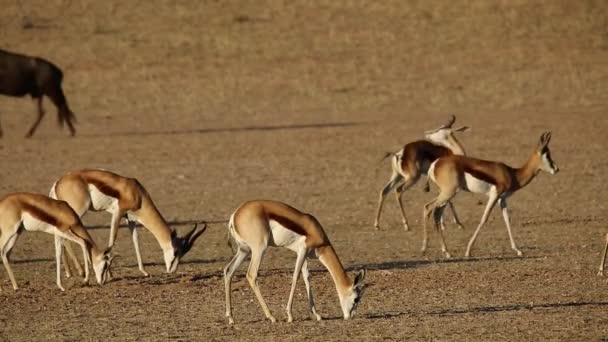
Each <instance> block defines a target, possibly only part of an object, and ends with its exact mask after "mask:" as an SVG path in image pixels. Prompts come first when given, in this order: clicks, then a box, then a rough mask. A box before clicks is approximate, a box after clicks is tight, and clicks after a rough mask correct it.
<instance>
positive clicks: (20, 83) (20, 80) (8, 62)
mask: <svg viewBox="0 0 608 342" xmlns="http://www.w3.org/2000/svg"><path fill="white" fill-rule="evenodd" d="M62 80H63V72H62V71H61V69H59V67H57V66H56V65H54V64H53V63H51V62H49V61H47V60H45V59H42V58H39V57H32V56H26V55H21V54H17V53H12V52H9V51H6V50H2V49H0V94H4V95H8V96H16V97H22V96H25V95H28V94H29V95H30V96H31V97H32V98H34V99H36V100H37V103H38V118H37V119H36V121H35V122H34V124H33V125H32V127H31V128H30V129H29V131H28V133H27V134H26V137H31V136H32V135H33V134H34V132H35V131H36V129H37V128H38V125H39V124H40V121H41V120H42V117H43V116H44V109H43V108H42V98H43V96H44V95H46V96H48V97H49V98H50V99H51V101H53V103H54V104H55V106H56V107H57V119H58V120H59V124H60V125H61V126H63V124H64V123H65V124H67V126H68V129H69V130H70V134H71V135H74V133H75V132H76V130H75V129H74V122H75V121H76V118H75V116H74V113H72V111H71V110H70V108H69V107H68V103H67V100H66V98H65V95H64V94H63V90H62V88H61V82H62ZM2 134H3V132H2V127H1V126H0V137H1V136H2Z"/></svg>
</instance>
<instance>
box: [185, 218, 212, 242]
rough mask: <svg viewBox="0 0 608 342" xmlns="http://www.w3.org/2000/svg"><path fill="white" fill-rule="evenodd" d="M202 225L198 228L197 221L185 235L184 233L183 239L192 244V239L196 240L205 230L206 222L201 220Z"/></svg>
mask: <svg viewBox="0 0 608 342" xmlns="http://www.w3.org/2000/svg"><path fill="white" fill-rule="evenodd" d="M202 224H203V226H202V228H200V229H197V228H198V222H197V223H195V224H194V226H193V227H192V230H190V231H189V232H188V233H187V234H186V235H184V240H185V241H187V243H188V244H189V245H190V246H192V244H193V243H194V241H196V239H198V237H199V236H201V234H203V233H204V232H205V230H207V223H206V222H202Z"/></svg>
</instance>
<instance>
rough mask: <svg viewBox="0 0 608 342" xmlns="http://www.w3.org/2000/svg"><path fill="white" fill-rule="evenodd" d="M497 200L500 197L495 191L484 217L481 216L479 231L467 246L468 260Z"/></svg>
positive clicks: (476, 230)
mask: <svg viewBox="0 0 608 342" xmlns="http://www.w3.org/2000/svg"><path fill="white" fill-rule="evenodd" d="M497 198H498V195H497V194H496V192H495V191H492V192H491V193H490V194H489V198H488V204H486V209H485V210H484V211H483V215H482V216H481V221H480V222H479V225H478V226H477V229H475V232H474V233H473V236H471V240H469V244H468V245H467V251H466V252H465V253H464V256H465V257H467V258H468V257H470V256H471V248H473V244H474V243H475V240H476V239H477V235H478V234H479V231H480V230H481V227H483V225H484V223H486V221H487V220H488V216H489V215H490V211H492V208H494V205H495V204H496V200H497Z"/></svg>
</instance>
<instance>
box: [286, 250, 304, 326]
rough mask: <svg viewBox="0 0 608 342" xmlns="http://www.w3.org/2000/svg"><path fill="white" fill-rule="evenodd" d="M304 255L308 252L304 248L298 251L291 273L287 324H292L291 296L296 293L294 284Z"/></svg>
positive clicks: (296, 281)
mask: <svg viewBox="0 0 608 342" xmlns="http://www.w3.org/2000/svg"><path fill="white" fill-rule="evenodd" d="M306 254H308V251H307V250H306V248H305V247H304V248H302V249H300V250H299V251H298V257H297V259H296V268H295V270H294V271H293V279H292V281H291V291H290V292H289V299H288V300H287V322H289V323H291V322H293V316H292V315H291V307H292V304H293V295H294V294H295V293H296V284H297V283H298V277H299V276H300V271H301V270H302V265H303V264H304V262H305V261H306Z"/></svg>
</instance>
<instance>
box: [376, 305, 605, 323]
mask: <svg viewBox="0 0 608 342" xmlns="http://www.w3.org/2000/svg"><path fill="white" fill-rule="evenodd" d="M586 306H602V307H603V306H608V302H606V301H582V302H558V303H540V304H508V305H493V306H492V305H489V306H476V307H470V308H456V309H445V310H435V311H426V312H425V311H403V312H384V313H371V314H368V315H367V316H365V317H367V318H369V319H386V318H396V317H401V316H421V315H431V316H449V315H461V314H471V313H491V312H508V311H521V310H534V309H548V308H563V307H586Z"/></svg>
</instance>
